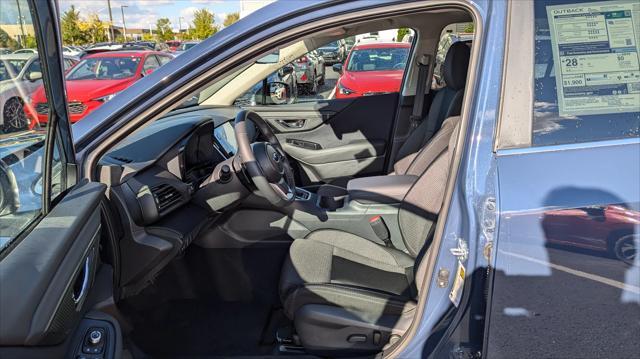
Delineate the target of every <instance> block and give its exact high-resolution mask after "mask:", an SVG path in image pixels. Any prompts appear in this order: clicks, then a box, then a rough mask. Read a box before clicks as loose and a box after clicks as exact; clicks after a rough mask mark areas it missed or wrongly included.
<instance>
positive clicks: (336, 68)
mask: <svg viewBox="0 0 640 359" xmlns="http://www.w3.org/2000/svg"><path fill="white" fill-rule="evenodd" d="M331 68H332V69H333V71H335V72H337V73H339V74H340V75H342V64H333V66H331Z"/></svg>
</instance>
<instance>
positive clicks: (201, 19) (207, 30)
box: [191, 9, 218, 40]
mask: <svg viewBox="0 0 640 359" xmlns="http://www.w3.org/2000/svg"><path fill="white" fill-rule="evenodd" d="M214 22H215V20H214V16H213V13H212V12H211V11H209V10H207V9H200V10H196V12H194V13H193V32H192V33H191V34H192V35H193V38H195V39H198V40H204V39H206V38H208V37H209V36H211V35H213V34H215V33H216V32H218V28H217V27H216V26H215V23H214Z"/></svg>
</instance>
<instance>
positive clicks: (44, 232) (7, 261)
mask: <svg viewBox="0 0 640 359" xmlns="http://www.w3.org/2000/svg"><path fill="white" fill-rule="evenodd" d="M104 192H105V186H104V185H103V184H97V183H87V184H84V185H81V186H77V187H76V188H74V189H73V190H72V191H71V192H69V193H68V194H67V195H66V196H65V197H64V199H62V201H61V202H60V203H58V204H57V205H56V206H55V207H54V208H53V209H52V210H51V212H50V213H49V214H48V215H47V217H45V218H43V219H42V221H40V223H38V225H37V226H36V227H35V228H34V229H33V230H32V231H31V233H29V234H28V235H27V236H26V237H25V238H23V239H22V241H20V242H19V243H17V244H16V245H15V247H14V248H13V249H12V250H11V252H9V254H8V255H7V256H6V257H5V258H3V259H2V261H1V262H0V283H2V290H1V291H0V303H2V305H1V306H0V317H2V321H1V324H0V345H2V346H22V345H53V344H58V343H60V342H62V341H63V340H64V339H66V336H67V335H69V334H70V333H71V331H72V329H73V328H74V326H75V325H76V324H77V321H78V319H79V318H80V316H81V313H82V312H83V310H84V309H85V308H84V306H83V304H85V299H86V297H87V295H88V293H89V291H90V290H91V285H92V283H93V277H94V275H95V273H96V271H97V269H98V268H97V267H98V258H99V257H98V244H99V239H100V206H99V205H100V201H101V199H102V198H103V196H104Z"/></svg>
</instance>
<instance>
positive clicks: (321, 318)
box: [280, 43, 470, 351]
mask: <svg viewBox="0 0 640 359" xmlns="http://www.w3.org/2000/svg"><path fill="white" fill-rule="evenodd" d="M469 53H470V52H469V47H468V46H467V45H466V44H464V43H456V44H454V45H452V46H451V48H450V49H449V51H448V53H447V57H446V59H445V62H444V64H443V66H444V69H443V72H444V77H445V81H446V83H447V87H445V88H443V89H442V90H440V91H439V92H438V94H437V95H436V96H435V98H434V102H433V104H432V106H431V108H430V110H429V114H428V118H427V120H426V121H422V122H421V124H420V125H419V126H418V127H417V128H416V130H415V131H414V133H413V134H412V135H411V137H410V139H409V140H408V141H407V143H406V144H405V145H404V146H403V147H402V148H401V152H400V153H401V154H402V155H403V156H404V157H403V158H402V159H401V160H399V161H398V162H397V163H396V164H395V166H394V172H393V173H392V174H411V175H415V176H418V179H417V180H416V182H415V183H414V184H413V186H412V187H411V188H410V189H409V191H408V192H407V194H406V195H405V197H404V198H403V200H402V203H401V204H400V208H399V211H398V226H399V228H400V233H401V236H402V238H401V240H402V242H403V243H404V245H405V247H406V252H405V251H401V250H398V249H396V248H390V247H385V246H382V245H379V244H376V243H374V242H372V241H370V240H368V239H366V238H362V237H359V236H357V235H355V234H351V233H348V232H345V231H340V230H332V229H327V230H319V231H315V232H312V233H310V234H309V235H308V236H307V237H306V238H304V239H296V240H295V241H294V242H293V243H292V245H291V248H290V250H289V256H288V257H287V259H286V260H285V263H284V265H283V269H282V274H281V280H280V297H281V300H282V303H283V307H284V311H285V314H286V315H287V316H288V317H289V318H291V319H293V320H294V323H295V325H296V329H297V330H298V333H299V335H300V339H301V341H302V344H303V345H304V346H305V347H306V348H307V349H308V350H309V349H310V348H313V349H314V350H321V351H323V350H328V351H331V350H335V349H344V348H349V349H351V350H361V351H367V350H369V351H371V350H376V349H379V348H381V346H382V345H384V341H385V340H388V338H389V335H390V333H391V329H390V328H389V327H393V326H394V325H395V324H394V323H395V322H396V319H394V318H401V317H403V318H406V317H407V316H408V315H410V314H412V312H413V311H414V309H415V306H416V299H417V296H418V290H417V288H416V284H415V283H416V282H418V283H419V282H421V281H422V278H420V277H418V278H414V277H415V276H419V275H420V273H423V272H424V271H423V270H420V268H419V267H420V265H421V264H422V261H421V258H424V256H425V255H426V254H427V253H428V250H429V248H430V246H429V244H430V239H431V237H432V235H433V231H434V228H435V223H436V220H437V217H438V214H439V212H440V208H441V206H442V202H443V198H444V191H445V187H446V183H447V179H448V174H449V168H450V164H451V163H450V160H451V153H452V151H451V149H453V148H454V141H455V140H456V138H457V132H458V131H459V117H457V116H454V115H459V113H460V108H461V105H462V96H463V89H464V86H465V81H466V75H467V66H468V63H469ZM451 116H454V117H451ZM434 121H435V122H434ZM429 123H431V125H429ZM434 123H435V124H436V125H437V126H436V127H435V128H438V127H439V130H438V131H436V132H435V135H433V134H429V131H431V129H432V128H434V127H433V124H434ZM432 135H433V136H432ZM392 242H394V243H398V241H393V240H392ZM409 317H411V316H409ZM359 322H364V324H362V325H360V324H357V323H359ZM354 323H356V324H354ZM376 333H377V334H376ZM351 335H362V336H364V337H365V338H366V340H365V341H361V342H350V341H349V340H348V337H350V336H351ZM376 335H377V336H378V340H377V341H376V339H375V337H376ZM371 337H373V341H371ZM380 338H383V339H380ZM365 342H366V343H365Z"/></svg>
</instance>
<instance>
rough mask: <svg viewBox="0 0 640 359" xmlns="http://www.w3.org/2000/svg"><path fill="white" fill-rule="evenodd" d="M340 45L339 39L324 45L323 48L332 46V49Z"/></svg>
mask: <svg viewBox="0 0 640 359" xmlns="http://www.w3.org/2000/svg"><path fill="white" fill-rule="evenodd" d="M338 46H339V44H338V41H334V42H330V43H328V44H326V45H324V46H322V47H321V48H331V49H337V48H338Z"/></svg>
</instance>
